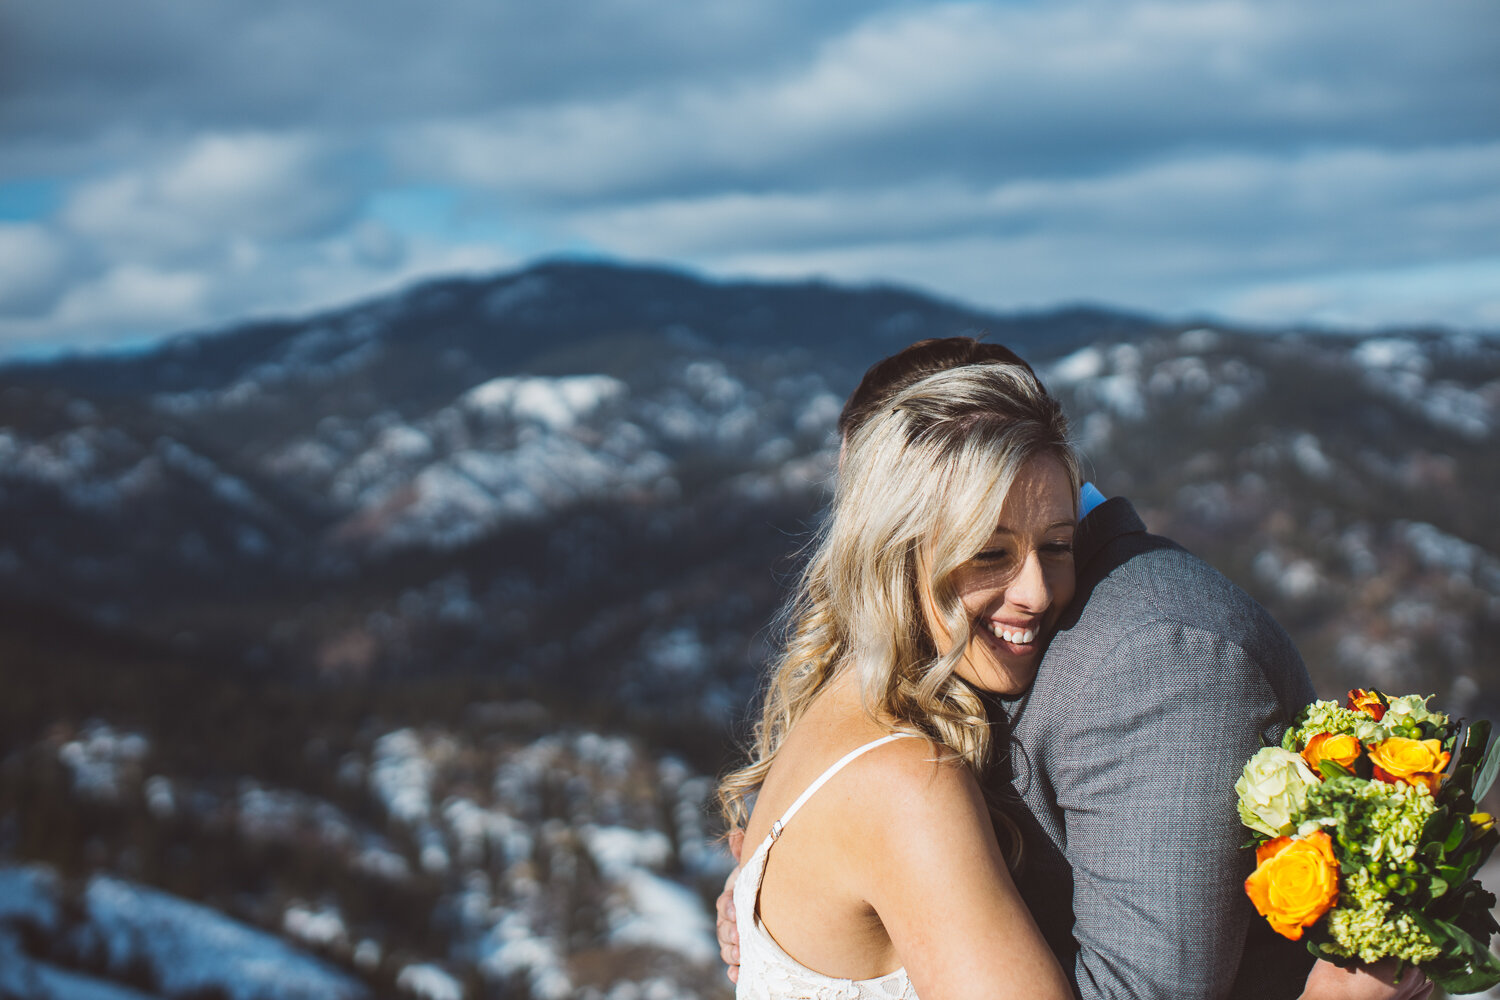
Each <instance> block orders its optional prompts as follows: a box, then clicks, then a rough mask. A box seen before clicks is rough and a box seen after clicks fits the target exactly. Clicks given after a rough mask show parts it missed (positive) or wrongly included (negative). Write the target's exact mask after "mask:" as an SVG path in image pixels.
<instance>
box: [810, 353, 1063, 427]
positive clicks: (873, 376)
mask: <svg viewBox="0 0 1500 1000" xmlns="http://www.w3.org/2000/svg"><path fill="white" fill-rule="evenodd" d="M964 365H1019V366H1020V367H1021V368H1024V369H1026V374H1028V375H1030V376H1031V377H1032V379H1033V380H1034V381H1035V382H1036V384H1037V386H1038V387H1040V388H1041V390H1042V394H1043V395H1046V393H1047V388H1046V386H1043V385H1042V382H1041V379H1038V378H1037V377H1036V372H1034V371H1032V370H1031V366H1030V365H1028V364H1027V363H1026V362H1025V361H1023V360H1022V359H1021V356H1020V355H1019V354H1017V353H1016V352H1015V351H1012V350H1011V349H1010V348H1008V347H1005V346H1003V345H1001V344H987V343H985V342H984V341H981V340H975V339H974V338H973V337H934V338H931V339H929V340H919V341H917V342H916V343H915V344H912V345H911V346H910V347H907V348H905V349H903V350H900V351H897V352H896V353H895V354H892V355H891V356H890V357H888V358H882V359H881V360H879V361H877V362H875V363H874V364H873V365H871V366H870V367H869V368H868V369H867V370H866V371H865V377H864V378H862V379H860V382H859V385H857V386H855V387H854V391H853V392H852V393H850V394H849V399H848V401H847V402H845V403H844V409H843V411H842V412H841V413H840V414H839V438H840V439H841V440H842V439H844V438H847V437H848V436H849V432H850V431H852V430H854V428H856V427H858V426H859V425H860V424H862V423H864V422H865V419H866V418H868V417H869V416H870V414H872V413H874V412H875V411H876V410H878V409H879V408H880V404H881V403H883V402H885V401H886V400H887V399H890V398H891V397H892V396H894V395H895V394H896V393H898V392H900V391H901V390H902V389H905V388H906V387H907V386H909V385H911V384H913V383H915V382H918V381H920V380H921V379H924V378H926V377H927V376H928V375H932V374H934V373H935V372H942V371H947V370H948V369H950V368H961V367H963V366H964Z"/></svg>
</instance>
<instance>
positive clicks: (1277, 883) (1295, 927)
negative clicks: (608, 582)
mask: <svg viewBox="0 0 1500 1000" xmlns="http://www.w3.org/2000/svg"><path fill="white" fill-rule="evenodd" d="M1255 861H1256V865H1257V867H1256V869H1255V871H1254V872H1252V873H1251V874H1250V877H1249V878H1247V879H1245V893H1246V894H1247V895H1248V896H1249V897H1250V902H1252V903H1254V904H1255V908H1256V909H1257V910H1259V911H1260V915H1261V916H1263V917H1265V918H1266V920H1268V921H1269V922H1270V924H1271V929H1272V930H1273V931H1275V932H1276V933H1277V934H1280V935H1281V936H1282V937H1285V938H1291V939H1292V940H1293V941H1296V940H1299V939H1300V938H1301V937H1302V931H1303V930H1304V929H1305V928H1308V927H1311V926H1312V925H1313V924H1315V923H1317V922H1318V920H1319V918H1321V917H1322V916H1323V914H1325V913H1327V912H1328V911H1329V910H1331V909H1332V908H1333V906H1334V904H1335V903H1337V902H1338V899H1339V863H1338V862H1337V861H1336V860H1334V857H1333V841H1332V840H1330V839H1329V837H1328V834H1326V833H1324V832H1323V831H1322V830H1317V831H1314V832H1313V833H1311V834H1309V835H1308V836H1306V837H1301V838H1294V837H1277V838H1276V839H1275V840H1273V841H1270V842H1269V843H1266V844H1262V845H1261V846H1260V848H1259V849H1258V850H1257V851H1256V852H1255Z"/></svg>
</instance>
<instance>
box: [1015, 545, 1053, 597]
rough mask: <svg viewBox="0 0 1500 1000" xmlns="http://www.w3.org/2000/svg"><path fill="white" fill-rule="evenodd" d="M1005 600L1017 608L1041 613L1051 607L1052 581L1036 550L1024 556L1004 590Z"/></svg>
mask: <svg viewBox="0 0 1500 1000" xmlns="http://www.w3.org/2000/svg"><path fill="white" fill-rule="evenodd" d="M1005 599H1006V601H1007V602H1008V603H1010V604H1011V605H1014V606H1015V607H1017V608H1023V609H1025V610H1027V611H1032V612H1036V613H1041V612H1043V611H1046V610H1047V609H1048V608H1049V607H1051V606H1052V581H1051V580H1049V579H1048V578H1047V570H1046V568H1045V567H1044V566H1043V565H1042V557H1041V555H1040V553H1038V552H1037V551H1036V550H1034V549H1033V550H1032V551H1030V552H1028V553H1027V554H1026V558H1025V560H1023V561H1022V563H1021V566H1020V568H1019V569H1018V570H1017V571H1016V575H1015V576H1013V577H1011V581H1010V585H1009V586H1007V587H1006V588H1005Z"/></svg>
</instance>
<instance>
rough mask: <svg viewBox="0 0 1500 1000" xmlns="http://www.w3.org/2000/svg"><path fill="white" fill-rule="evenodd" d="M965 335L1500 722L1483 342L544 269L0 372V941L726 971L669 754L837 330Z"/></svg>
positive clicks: (645, 972) (1293, 598) (1309, 633)
mask: <svg viewBox="0 0 1500 1000" xmlns="http://www.w3.org/2000/svg"><path fill="white" fill-rule="evenodd" d="M966 333H967V334H976V335H977V334H981V333H982V334H984V335H986V336H987V337H988V338H989V339H992V340H997V341H1000V342H1002V343H1006V344H1008V345H1010V346H1012V347H1015V348H1016V349H1018V350H1019V351H1020V352H1021V353H1022V354H1023V355H1025V356H1026V357H1027V358H1028V359H1029V360H1031V361H1032V362H1033V363H1034V365H1035V366H1036V368H1037V370H1038V372H1039V374H1040V375H1041V377H1042V378H1043V380H1044V382H1045V383H1046V384H1047V386H1048V387H1049V389H1050V391H1052V392H1053V393H1054V394H1055V395H1057V396H1058V397H1059V399H1060V400H1061V401H1062V402H1063V405H1064V407H1065V409H1066V410H1067V412H1068V413H1069V414H1070V416H1071V419H1072V422H1073V429H1074V433H1075V437H1076V438H1077V439H1078V441H1079V444H1080V446H1081V447H1082V449H1083V451H1084V452H1085V454H1086V456H1087V459H1088V462H1087V468H1088V472H1089V475H1090V477H1091V478H1092V479H1093V480H1094V481H1095V482H1096V483H1097V484H1098V485H1099V486H1100V487H1101V488H1102V489H1103V490H1104V491H1105V492H1106V493H1109V494H1123V495H1127V496H1129V497H1130V498H1131V499H1132V500H1133V501H1134V502H1135V503H1136V505H1137V508H1138V509H1139V510H1140V511H1141V513H1142V515H1143V517H1144V518H1145V520H1146V521H1147V523H1148V524H1149V525H1150V526H1151V527H1152V528H1153V529H1154V530H1157V531H1160V532H1163V533H1165V534H1168V535H1170V536H1171V537H1173V538H1176V539H1177V540H1179V541H1181V542H1182V543H1184V544H1185V545H1187V546H1188V547H1189V548H1191V549H1193V550H1194V551H1196V552H1198V553H1199V554H1201V555H1203V556H1204V557H1205V558H1207V559H1209V561H1210V562H1212V563H1214V564H1215V565H1217V566H1219V567H1220V568H1221V569H1223V570H1224V571H1225V572H1226V573H1228V574H1229V575H1230V576H1231V577H1232V578H1233V579H1235V580H1236V581H1237V582H1239V583H1240V584H1242V585H1243V586H1245V587H1246V588H1247V589H1248V590H1250V591H1251V593H1252V594H1254V595H1255V596H1256V597H1257V598H1258V599H1259V600H1261V601H1262V603H1264V604H1266V605H1267V607H1269V608H1270V609H1271V610H1272V612H1273V613H1274V614H1275V615H1276V616H1277V617H1278V618H1279V619H1280V620H1281V621H1282V622H1283V623H1284V624H1285V625H1286V626H1287V627H1288V630H1289V631H1290V632H1291V633H1292V635H1293V637H1294V638H1295V639H1296V640H1297V642H1298V644H1299V646H1300V648H1301V649H1302V650H1303V653H1304V656H1305V657H1306V659H1307V660H1308V663H1309V667H1310V669H1311V670H1312V672H1313V674H1314V678H1315V680H1316V681H1317V683H1318V686H1319V689H1320V691H1322V692H1323V693H1324V694H1325V695H1334V694H1337V693H1339V692H1341V691H1342V690H1346V689H1347V688H1349V687H1352V686H1356V685H1358V686H1368V685H1374V686H1380V687H1384V688H1388V689H1391V690H1395V691H1420V692H1421V693H1428V692H1431V693H1435V694H1436V695H1437V696H1438V701H1439V703H1441V704H1442V705H1443V707H1445V708H1447V709H1449V710H1451V711H1454V712H1456V713H1459V714H1469V715H1489V716H1490V717H1495V715H1496V714H1497V710H1500V674H1497V668H1500V656H1497V654H1500V527H1497V524H1496V521H1495V518H1494V501H1493V497H1494V496H1496V495H1500V462H1497V460H1496V455H1497V452H1496V438H1497V434H1500V340H1497V339H1495V338H1491V337H1484V336H1479V335H1473V334H1462V333H1455V332H1451V331H1442V330H1407V331H1388V332H1384V333H1380V334H1377V335H1363V336H1354V335H1340V334H1336V333H1328V332H1319V331H1296V330H1289V331H1279V332H1275V331H1273V332H1266V331H1257V332H1250V331H1240V330H1234V329H1229V328H1207V327H1203V326H1201V325H1194V324H1173V323H1166V322H1159V321H1155V320H1151V319H1149V318H1142V317H1135V316H1129V315H1124V314H1118V313H1113V312H1110V311H1107V310H1102V309H1070V310H1061V311H1054V312H1044V313H1036V314H1028V315H1013V316H1000V315H991V314H986V313H983V312H979V311H975V310H971V309H966V308H964V307H962V306H959V305H956V304H952V303H945V302H940V301H936V300H933V299H931V298H928V297H925V296H922V295H919V294H916V293H913V292H909V291H903V290H899V289H891V288H867V289H849V288H839V287H836V286H831V285H826V284H821V283H802V284H751V283H721V282H709V281H703V280H700V279H697V278H693V277H691V276H687V275H683V274H679V273H674V272H669V271H662V270H652V269H640V268H627V267H619V266H611V265H603V264H582V263H562V262H554V263H547V264H542V265H539V266H536V267H532V268H528V269H525V270H522V271H518V272H515V273H511V274H505V275H500V276H496V277H494V278H490V279H466V280H446V281H438V282H433V283H428V284H425V285H421V286H418V287H415V288H413V289H411V290H409V291H407V292H404V293H402V294H398V295H394V296H390V297H388V298H384V299H381V300H378V301H374V302H369V303H363V304H358V305H355V306H352V307H350V308H347V309H341V310H335V311H331V312H328V313H325V314H321V315H318V316H313V317H310V318H307V319H302V320H283V321H276V322H258V323H253V324H248V325H245V326H241V327H236V328H233V329H229V330H223V331H209V332H205V333H198V334H193V335H188V336H182V337H178V338H175V339H173V340H171V341H168V342H166V343H164V344H163V345H161V346H160V347H158V348H156V349H154V350H152V351H149V352H145V353H139V354H130V355H115V356H96V357H78V358H69V359H61V360H56V361H52V362H47V363H28V364H12V365H8V366H4V367H0V862H3V861H4V859H6V858H9V859H11V860H12V861H13V862H16V863H20V862H26V863H28V864H39V865H43V866H45V867H44V868H41V869H36V868H26V869H14V870H13V872H14V871H21V872H23V874H14V873H12V874H11V875H5V873H4V870H3V869H0V886H5V885H11V886H26V887H30V888H25V889H24V893H23V890H22V889H17V890H16V891H17V893H22V894H29V895H26V898H27V899H31V900H33V903H34V904H35V905H32V907H31V909H29V910H26V911H25V912H23V913H20V915H18V916H14V917H7V916H6V913H7V912H8V911H6V910H5V908H4V906H3V901H0V956H3V955H4V954H7V953H6V952H5V951H4V949H5V948H7V947H12V948H21V949H22V950H23V951H24V952H25V954H27V955H28V956H30V958H29V960H30V961H33V962H35V963H40V964H39V965H38V968H39V969H41V971H40V972H38V973H37V975H40V976H43V977H45V976H53V975H60V976H71V975H90V976H92V975H98V976H103V977H105V978H106V979H109V980H110V981H112V982H118V983H123V984H124V985H125V986H126V987H128V986H129V984H130V983H131V982H135V983H136V988H142V989H145V990H146V991H147V992H157V993H158V994H159V995H176V994H174V993H173V990H172V989H170V988H169V986H170V985H171V981H170V980H169V979H168V978H164V973H163V972H162V968H163V966H162V964H161V962H159V961H158V960H157V959H156V958H155V957H153V955H154V953H147V952H139V953H137V952H130V953H129V954H128V955H127V956H126V959H128V961H127V960H126V959H122V960H121V961H122V962H123V963H124V965H120V966H119V967H116V966H112V965H110V964H109V962H108V961H106V959H107V956H103V957H101V953H99V952H97V951H90V950H89V948H88V947H85V946H84V944H80V942H84V943H85V944H86V943H87V942H88V941H90V940H93V938H91V937H90V935H91V934H95V933H98V932H95V931H91V930H89V928H90V927H92V926H94V924H95V923H96V922H99V921H105V923H108V922H109V920H115V922H116V923H118V920H116V918H114V917H110V918H108V920H106V918H105V917H103V916H100V917H96V916H94V915H93V914H94V911H93V909H92V905H93V904H92V902H91V901H92V900H93V899H94V898H95V896H96V895H97V894H98V891H96V889H95V888H94V887H95V886H96V885H97V884H102V885H104V886H105V887H106V888H105V890H100V891H104V892H105V895H106V897H107V898H130V899H147V900H153V901H154V902H151V903H150V904H149V905H146V904H142V906H138V907H135V908H133V909H130V910H129V911H128V912H129V913H138V912H152V913H155V912H170V913H181V912H185V911H181V910H179V909H177V908H176V907H177V905H178V903H181V905H184V906H186V905H196V904H202V905H207V906H211V907H213V908H214V909H215V910H216V911H218V912H220V913H222V914H225V915H226V918H233V919H234V920H236V921H240V922H242V923H244V924H245V925H247V927H257V928H260V929H261V930H262V931H265V932H270V933H274V934H276V935H278V936H279V939H280V940H282V941H283V942H285V943H286V944H287V945H288V946H289V947H294V948H296V949H298V951H299V953H305V955H306V956H307V957H308V959H309V961H311V960H313V959H314V958H315V959H316V960H317V961H318V962H323V963H327V964H328V965H329V966H330V967H331V968H334V969H336V970H337V971H338V974H339V975H343V976H348V977H352V981H357V982H358V983H359V984H361V988H363V989H366V990H368V991H370V992H371V994H372V995H375V996H386V995H390V996H396V995H412V994H416V995H431V996H434V997H444V998H446V997H448V996H458V995H469V996H475V997H478V996H486V995H492V994H495V993H497V992H498V991H501V990H505V991H508V992H507V993H506V995H511V994H515V995H520V996H526V995H532V996H554V995H555V996H563V995H580V996H582V995H590V996H592V995H597V996H600V997H603V996H616V995H619V996H621V997H623V996H626V995H632V996H634V995H647V994H649V995H658V994H659V995H663V996H668V995H679V994H681V995H695V994H696V995H707V994H710V993H712V992H713V991H714V990H715V989H718V988H721V987H720V984H721V982H722V981H721V980H720V979H719V974H718V972H717V970H716V968H715V966H714V958H713V956H712V954H711V943H710V940H709V938H708V936H707V935H708V934H709V933H710V931H709V930H708V929H707V925H706V924H705V923H704V922H703V921H704V920H706V919H707V916H706V915H707V914H708V912H709V911H708V904H709V901H711V899H712V897H713V895H714V894H715V893H716V892H717V885H716V883H717V882H721V881H722V877H723V873H724V870H725V860H724V859H725V855H724V854H723V853H722V850H721V849H719V848H718V847H717V846H716V845H715V844H714V841H713V839H712V838H713V829H714V828H713V824H712V823H711V822H710V821H709V820H707V818H706V814H705V810H706V808H707V805H708V797H709V790H710V788H711V785H712V780H711V778H710V777H709V776H710V775H712V774H713V773H715V772H716V771H717V770H719V769H720V768H721V767H722V766H723V765H724V764H725V763H726V762H727V761H728V760H729V759H730V758H731V757H732V754H733V740H734V738H735V737H736V736H737V735H739V734H740V733H741V726H742V723H743V720H744V719H745V718H746V717H747V706H748V704H749V703H750V701H751V699H752V697H753V695H754V692H755V690H756V685H757V683H758V678H759V669H760V667H761V665H762V664H763V663H764V661H765V659H766V657H767V654H768V652H769V650H770V648H771V646H772V645H773V644H774V641H775V633H774V626H773V625H772V622H773V619H774V614H775V610H776V608H777V606H778V605H779V603H780V601H781V600H782V599H783V597H784V595H785V591H786V586H787V583H788V581H789V579H790V578H791V576H792V574H793V573H794V572H795V570H796V566H797V553H798V551H799V548H800V547H801V546H802V545H803V543H804V542H805V541H806V539H807V537H808V534H809V532H810V530H811V528H812V526H813V525H814V524H815V523H816V519H817V517H818V511H819V509H820V507H821V506H822V504H823V503H824V501H825V500H826V497H827V490H828V486H829V484H830V481H831V477H832V475H833V473H834V470H835V467H836V441H835V439H834V434H833V426H834V420H835V418H836V416H837V413H838V410H839V408H840V406H841V404H842V400H843V398H844V397H845V395H846V394H847V393H848V391H849V390H850V389H851V388H852V387H853V385H854V384H855V383H856V381H857V380H858V377H859V375H860V373H861V372H862V371H863V369H864V368H865V367H866V366H867V365H868V364H869V363H871V362H872V361H874V360H876V359H878V358H879V357H881V356H884V355H886V354H888V353H890V352H892V351H894V350H896V349H898V348H900V347H902V346H904V345H905V344H907V343H910V342H911V341H914V340H917V339H920V338H923V337H930V336H950V335H955V334H966ZM7 878H8V879H10V881H9V882H6V881H5V879H7ZM100 879H105V880H109V879H113V880H115V881H105V882H103V883H100V882H99V881H98V880H100ZM38 886H42V887H44V888H45V887H50V888H46V889H45V892H44V891H43V889H41V888H37V887H38ZM110 893H113V894H114V895H113V896H111V895H110ZM150 893H170V894H172V895H173V897H174V899H176V900H177V902H173V901H170V900H169V901H161V900H157V897H155V896H151V895H150ZM49 894H50V895H49ZM91 894H93V895H91ZM0 895H3V892H0ZM43 897H45V898H48V899H52V900H53V904H52V905H54V906H55V907H60V908H61V909H60V912H63V913H65V914H68V915H70V916H68V919H67V920H62V918H59V921H61V922H59V923H57V924H56V925H55V927H54V925H51V924H45V922H38V921H39V920H40V918H38V917H36V915H35V914H36V913H37V912H41V911H39V910H37V909H36V908H37V907H40V906H43V904H42V903H36V902H35V900H37V899H42V898H43ZM189 901H192V902H189ZM28 905H30V904H28ZM43 908H45V907H43ZM18 912H20V911H18ZM47 912H51V911H47ZM121 912H127V911H121ZM187 912H190V911H187ZM28 914H30V915H28ZM119 919H122V920H123V919H124V918H123V917H122V918H119ZM132 919H133V918H132ZM128 922H129V921H127V923H128ZM109 926H114V924H109ZM131 926H136V924H134V923H132V924H131ZM174 926H176V925H174ZM49 928H51V929H49ZM247 940H248V939H247ZM247 947H250V946H248V945H247ZM255 947H259V946H258V945H257V946H255ZM705 949H707V950H705ZM252 950H253V949H252ZM131 963H133V964H131ZM153 963H154V964H153ZM126 965H128V966H129V968H125V966H126ZM43 967H45V968H43ZM312 967H313V966H309V968H312ZM131 969H134V970H135V971H134V972H131V971H130V970H131ZM59 970H60V971H59ZM132 975H133V976H135V979H133V980H132V979H131V978H130V976H132ZM403 976H404V977H405V978H404V979H403ZM3 982H4V980H0V984H3ZM626 983H628V984H633V985H631V986H630V989H634V990H636V993H630V992H629V990H627V989H626V987H625V986H624V985H620V984H626ZM651 984H655V985H651ZM122 988H124V987H122ZM424 990H425V991H427V992H425V993H424V992H423V991H424ZM652 990H655V991H656V992H651V991H652ZM454 991H457V992H456V993H455V992H454ZM590 991H592V992H590ZM643 991H644V992H643ZM674 991H675V992H674ZM179 992H180V991H179ZM4 995H5V994H4V993H3V990H0V996H4Z"/></svg>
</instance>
